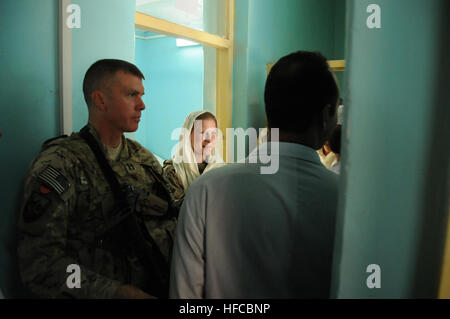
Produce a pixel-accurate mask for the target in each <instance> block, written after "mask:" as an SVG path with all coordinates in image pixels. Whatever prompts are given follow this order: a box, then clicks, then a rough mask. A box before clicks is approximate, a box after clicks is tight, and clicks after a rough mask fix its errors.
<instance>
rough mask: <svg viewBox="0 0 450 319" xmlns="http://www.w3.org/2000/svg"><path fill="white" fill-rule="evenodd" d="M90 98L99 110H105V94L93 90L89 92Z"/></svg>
mask: <svg viewBox="0 0 450 319" xmlns="http://www.w3.org/2000/svg"><path fill="white" fill-rule="evenodd" d="M91 99H92V102H93V104H94V106H95V107H97V108H98V109H99V110H100V111H105V110H106V95H105V94H104V93H103V92H102V91H99V90H95V91H93V92H92V94H91Z"/></svg>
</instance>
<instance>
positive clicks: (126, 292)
mask: <svg viewBox="0 0 450 319" xmlns="http://www.w3.org/2000/svg"><path fill="white" fill-rule="evenodd" d="M113 298H114V299H157V298H156V297H154V296H151V295H149V294H147V293H145V292H143V291H142V290H141V289H139V288H137V287H134V286H130V285H122V286H119V288H117V290H116V293H115V294H114V296H113Z"/></svg>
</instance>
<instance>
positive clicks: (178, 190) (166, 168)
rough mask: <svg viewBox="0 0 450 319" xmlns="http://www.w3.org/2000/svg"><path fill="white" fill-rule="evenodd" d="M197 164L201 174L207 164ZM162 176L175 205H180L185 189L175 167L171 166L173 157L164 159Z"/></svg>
mask: <svg viewBox="0 0 450 319" xmlns="http://www.w3.org/2000/svg"><path fill="white" fill-rule="evenodd" d="M197 165H198V170H199V172H200V174H202V173H203V171H204V170H205V168H206V166H207V165H208V164H207V163H200V164H197ZM163 176H164V178H165V180H166V182H167V184H168V187H169V189H170V192H171V193H172V194H173V198H174V201H175V205H176V206H177V207H181V204H182V203H183V200H184V195H185V191H184V186H183V182H182V181H181V179H180V177H179V176H178V174H177V172H176V170H175V167H174V166H173V159H171V158H170V159H168V160H165V161H164V163H163Z"/></svg>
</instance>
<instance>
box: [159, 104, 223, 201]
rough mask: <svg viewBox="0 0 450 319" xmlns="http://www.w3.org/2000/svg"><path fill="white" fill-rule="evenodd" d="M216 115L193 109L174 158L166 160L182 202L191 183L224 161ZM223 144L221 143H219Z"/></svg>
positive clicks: (167, 173) (169, 178)
mask: <svg viewBox="0 0 450 319" xmlns="http://www.w3.org/2000/svg"><path fill="white" fill-rule="evenodd" d="M217 127H218V125H217V119H216V117H215V116H214V115H213V114H212V113H210V112H208V111H195V112H192V113H190V114H189V115H188V116H187V118H186V120H185V121H184V124H183V127H182V129H181V133H180V141H179V142H178V144H177V145H176V148H175V153H174V156H173V158H171V159H168V160H166V161H164V163H163V174H164V177H165V179H166V181H167V183H168V185H169V187H172V188H174V192H173V193H175V194H179V195H178V198H177V199H176V200H177V202H179V205H181V202H182V201H183V199H184V194H185V192H186V190H187V189H188V187H189V185H191V183H192V182H193V181H194V180H195V179H196V178H197V177H199V176H200V175H201V174H203V173H205V172H208V171H210V170H212V169H214V168H217V167H220V166H223V165H225V163H224V161H223V159H222V156H221V154H220V145H221V136H219V138H218V129H217ZM218 144H220V145H218Z"/></svg>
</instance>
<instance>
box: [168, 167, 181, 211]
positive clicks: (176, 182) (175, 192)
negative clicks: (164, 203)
mask: <svg viewBox="0 0 450 319" xmlns="http://www.w3.org/2000/svg"><path fill="white" fill-rule="evenodd" d="M163 164H164V165H163V178H164V180H165V182H166V183H167V186H168V190H169V194H170V197H171V198H172V201H173V203H174V206H175V208H177V209H180V208H181V204H182V203H183V200H184V187H183V182H182V181H181V180H180V178H179V177H178V175H177V172H176V171H175V167H173V162H172V159H168V160H166V161H164V163H163Z"/></svg>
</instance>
